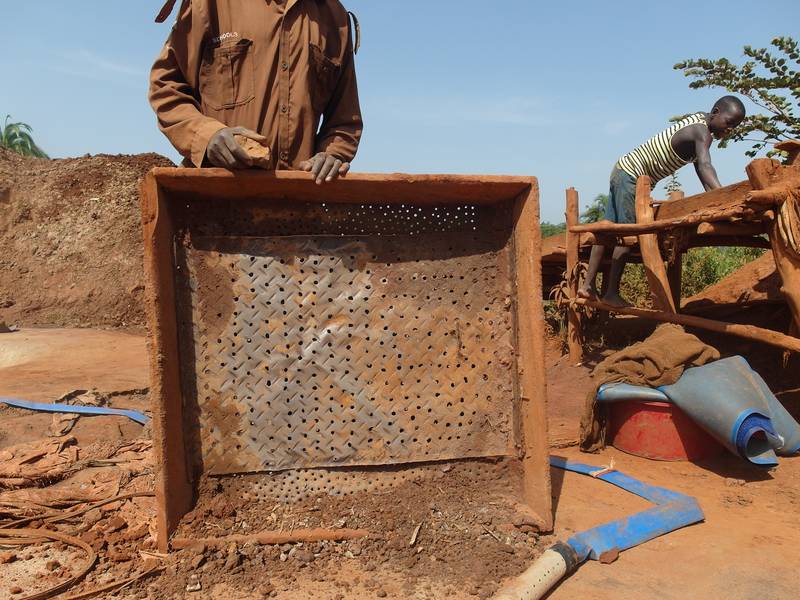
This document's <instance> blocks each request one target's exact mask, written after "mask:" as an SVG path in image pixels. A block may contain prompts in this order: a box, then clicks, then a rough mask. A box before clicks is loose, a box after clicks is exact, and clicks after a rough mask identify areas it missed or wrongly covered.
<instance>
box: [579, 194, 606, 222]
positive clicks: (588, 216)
mask: <svg viewBox="0 0 800 600" xmlns="http://www.w3.org/2000/svg"><path fill="white" fill-rule="evenodd" d="M607 204H608V194H597V196H595V199H594V200H593V201H592V203H591V204H590V205H589V208H587V209H586V210H585V211H584V212H583V214H581V223H597V222H598V221H602V220H603V219H604V218H605V214H606V205H607Z"/></svg>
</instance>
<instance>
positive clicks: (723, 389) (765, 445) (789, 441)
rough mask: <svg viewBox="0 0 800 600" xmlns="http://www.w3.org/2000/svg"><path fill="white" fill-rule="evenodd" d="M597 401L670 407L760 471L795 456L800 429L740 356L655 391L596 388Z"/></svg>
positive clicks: (612, 385) (799, 448)
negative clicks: (633, 401) (651, 403)
mask: <svg viewBox="0 0 800 600" xmlns="http://www.w3.org/2000/svg"><path fill="white" fill-rule="evenodd" d="M597 400H598V401H599V402H604V403H608V402H622V401H626V400H638V401H645V402H646V401H656V402H671V403H673V404H675V405H676V406H677V407H678V408H680V409H681V410H682V411H683V412H684V413H686V414H687V415H688V416H689V417H690V418H691V419H692V420H693V421H694V422H695V423H697V424H698V425H699V426H700V427H701V428H702V429H704V430H705V431H706V432H707V433H709V434H710V435H711V436H712V437H713V438H715V439H716V440H717V441H719V442H720V443H721V444H722V445H723V446H725V447H726V448H727V449H728V450H729V451H730V452H732V453H734V454H736V455H738V456H741V457H742V458H744V459H746V460H748V461H749V462H751V463H753V464H756V465H759V466H767V467H771V466H775V465H777V464H778V459H777V456H778V455H781V456H789V455H792V454H797V453H798V452H800V425H799V424H798V423H797V421H795V419H794V418H792V416H791V415H790V414H789V412H788V411H787V410H786V408H785V407H784V406H783V404H781V402H780V401H779V400H778V399H777V398H776V397H775V394H773V393H772V392H771V391H770V389H769V386H767V384H766V382H765V381H764V380H763V379H762V378H761V376H760V375H759V374H758V373H756V372H755V371H754V370H753V369H751V368H750V365H749V364H748V363H747V361H746V360H745V359H744V358H742V357H741V356H733V357H731V358H725V359H722V360H718V361H716V362H713V363H709V364H707V365H703V366H700V367H693V368H691V369H687V370H686V371H684V373H683V375H682V376H681V378H680V379H679V380H678V381H677V383H675V384H673V385H667V386H662V387H660V388H657V389H654V388H649V387H646V386H639V385H631V384H627V383H610V384H604V385H601V386H600V388H599V389H598V392H597Z"/></svg>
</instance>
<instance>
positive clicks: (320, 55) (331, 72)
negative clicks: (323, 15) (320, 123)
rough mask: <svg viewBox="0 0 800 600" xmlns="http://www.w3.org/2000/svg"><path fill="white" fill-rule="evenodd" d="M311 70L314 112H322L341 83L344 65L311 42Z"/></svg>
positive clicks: (310, 84)
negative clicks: (337, 85) (340, 78)
mask: <svg viewBox="0 0 800 600" xmlns="http://www.w3.org/2000/svg"><path fill="white" fill-rule="evenodd" d="M309 60H310V61H311V65H310V68H309V70H308V72H309V78H310V81H309V82H308V87H309V89H310V90H311V103H312V106H313V107H314V112H316V113H317V114H322V113H324V112H325V109H326V108H327V107H328V103H329V102H330V100H331V97H332V96H333V92H334V90H335V89H336V84H337V83H339V76H340V75H341V72H342V65H341V63H339V62H338V61H335V60H333V59H331V58H328V57H327V56H326V55H325V52H323V51H322V49H321V48H320V47H319V46H315V45H314V44H309Z"/></svg>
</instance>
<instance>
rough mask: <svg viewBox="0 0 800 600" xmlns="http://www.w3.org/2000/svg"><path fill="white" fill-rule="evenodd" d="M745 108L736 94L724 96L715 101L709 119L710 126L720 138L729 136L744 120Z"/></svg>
mask: <svg viewBox="0 0 800 600" xmlns="http://www.w3.org/2000/svg"><path fill="white" fill-rule="evenodd" d="M745 114H746V112H745V109H744V104H742V101H741V100H739V99H738V98H737V97H736V96H723V97H722V98H720V99H719V100H717V101H716V102H715V103H714V108H712V109H711V113H710V118H709V120H708V128H709V129H710V130H711V133H712V134H713V135H714V137H715V138H717V139H718V140H720V139H722V138H724V137H725V136H727V135H728V134H729V133H730V132H731V131H732V130H733V129H735V128H736V127H738V126H739V124H740V123H741V122H742V121H743V120H744V117H745Z"/></svg>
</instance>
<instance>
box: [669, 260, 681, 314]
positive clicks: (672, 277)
mask: <svg viewBox="0 0 800 600" xmlns="http://www.w3.org/2000/svg"><path fill="white" fill-rule="evenodd" d="M667 279H668V280H669V289H670V290H672V302H673V305H674V306H675V308H676V310H680V308H681V285H682V283H683V252H679V253H677V254H676V256H675V259H674V260H673V261H672V262H671V263H669V264H668V265H667Z"/></svg>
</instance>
